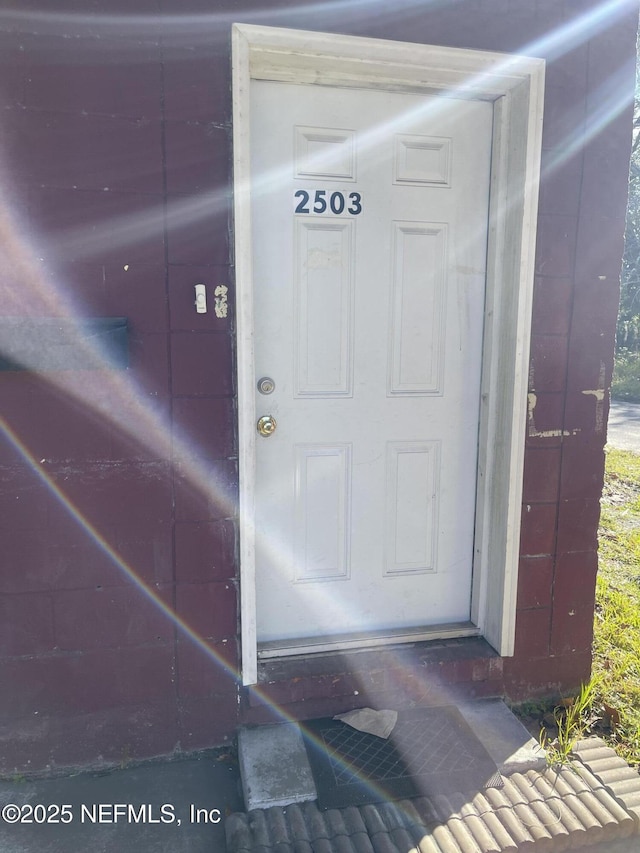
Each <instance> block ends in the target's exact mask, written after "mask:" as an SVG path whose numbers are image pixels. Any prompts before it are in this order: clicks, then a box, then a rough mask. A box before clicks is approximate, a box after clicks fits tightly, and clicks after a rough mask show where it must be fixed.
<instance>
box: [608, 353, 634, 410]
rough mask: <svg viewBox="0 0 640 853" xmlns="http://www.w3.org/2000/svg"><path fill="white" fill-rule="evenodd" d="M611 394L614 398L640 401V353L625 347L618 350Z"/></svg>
mask: <svg viewBox="0 0 640 853" xmlns="http://www.w3.org/2000/svg"><path fill="white" fill-rule="evenodd" d="M611 396H612V397H613V398H614V400H624V401H626V402H628V403H640V353H637V352H632V351H631V350H627V349H623V348H621V349H619V350H618V352H616V362H615V368H614V371H613V384H612V386H611Z"/></svg>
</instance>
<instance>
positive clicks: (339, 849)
mask: <svg viewBox="0 0 640 853" xmlns="http://www.w3.org/2000/svg"><path fill="white" fill-rule="evenodd" d="M331 849H332V850H333V851H334V853H355V851H354V849H353V844H352V843H351V839H350V838H349V836H348V835H336V836H334V837H333V838H332V839H331ZM394 853H395V851H394Z"/></svg>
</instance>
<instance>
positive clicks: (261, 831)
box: [249, 809, 271, 847]
mask: <svg viewBox="0 0 640 853" xmlns="http://www.w3.org/2000/svg"><path fill="white" fill-rule="evenodd" d="M249 828H250V829H251V832H252V833H253V837H254V838H255V842H256V844H261V845H262V846H263V847H270V846H271V839H270V838H269V828H268V826H267V819H266V817H265V814H264V811H263V810H262V809H254V810H253V811H250V812H249Z"/></svg>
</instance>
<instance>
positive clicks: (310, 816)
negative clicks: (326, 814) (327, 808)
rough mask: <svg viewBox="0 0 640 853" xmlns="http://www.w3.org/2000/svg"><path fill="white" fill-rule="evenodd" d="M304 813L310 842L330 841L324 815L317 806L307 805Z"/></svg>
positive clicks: (313, 804)
mask: <svg viewBox="0 0 640 853" xmlns="http://www.w3.org/2000/svg"><path fill="white" fill-rule="evenodd" d="M303 812H304V819H305V821H306V824H307V832H308V833H309V840H310V841H315V840H316V839H318V838H327V839H328V838H329V832H328V830H327V827H326V826H325V822H324V818H323V813H322V812H320V811H318V807H317V806H316V804H315V803H313V802H311V803H305V804H304V808H303ZM314 846H315V845H314Z"/></svg>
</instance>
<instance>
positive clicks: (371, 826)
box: [360, 806, 387, 838]
mask: <svg viewBox="0 0 640 853" xmlns="http://www.w3.org/2000/svg"><path fill="white" fill-rule="evenodd" d="M360 813H361V814H362V818H363V820H364V823H365V826H366V827H367V832H368V833H369V835H370V836H371V838H373V836H374V835H377V834H378V833H379V832H386V831H387V827H386V826H385V825H384V821H383V820H382V818H381V817H380V814H379V812H378V809H377V808H376V807H375V806H361V807H360Z"/></svg>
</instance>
